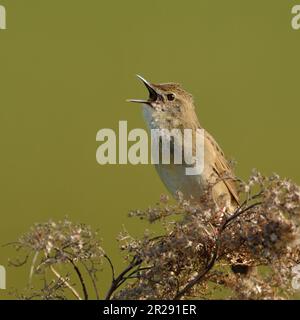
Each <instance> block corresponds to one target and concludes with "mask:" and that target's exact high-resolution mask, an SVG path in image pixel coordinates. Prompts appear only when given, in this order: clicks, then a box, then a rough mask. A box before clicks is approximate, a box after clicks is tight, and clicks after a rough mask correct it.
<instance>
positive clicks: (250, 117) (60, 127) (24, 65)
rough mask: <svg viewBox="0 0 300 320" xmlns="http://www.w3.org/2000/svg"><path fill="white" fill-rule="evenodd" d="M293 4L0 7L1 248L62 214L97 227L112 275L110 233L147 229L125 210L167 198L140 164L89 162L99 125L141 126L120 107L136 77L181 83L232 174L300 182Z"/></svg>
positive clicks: (207, 1)
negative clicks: (2, 24)
mask: <svg viewBox="0 0 300 320" xmlns="http://www.w3.org/2000/svg"><path fill="white" fill-rule="evenodd" d="M297 2H298V3H299V2H300V1H286V0H278V1H274V0H264V1H261V0H252V1H251V2H249V1H241V0H227V1H223V0H219V1H211V0H197V1H185V2H184V1H174V0H172V1H171V0H165V1H158V0H152V1H141V0H130V1H100V0H87V1H83V0H82V1H79V0H63V1H62V0H51V1H46V0H45V1H40V0H26V1H21V0H0V4H3V5H5V6H6V10H7V28H8V29H7V30H0V152H1V157H0V215H1V222H0V244H5V243H7V242H11V241H14V240H16V238H17V237H18V236H19V235H20V234H22V233H23V232H25V231H27V230H28V229H29V227H30V226H31V225H32V224H33V223H35V222H43V221H47V220H48V219H49V218H53V219H60V218H63V217H65V216H66V215H68V217H69V218H70V219H71V220H74V221H79V222H85V223H87V224H91V225H92V226H93V227H94V228H99V229H100V232H101V236H102V237H103V239H104V243H103V245H104V248H105V249H106V251H107V253H108V254H110V255H111V256H112V259H113V260H114V261H115V263H116V264H117V269H121V268H122V263H121V259H120V257H119V252H118V245H117V242H116V241H115V237H116V236H117V234H118V232H119V231H120V230H121V229H122V226H123V225H125V226H126V228H127V229H128V230H129V231H130V232H131V233H132V234H134V235H140V234H142V231H143V228H144V225H143V224H142V223H141V222H140V221H138V220H132V219H129V218H127V212H128V211H129V210H130V209H135V208H146V207H147V206H148V205H150V204H153V203H155V201H156V200H157V199H158V198H159V195H160V194H161V193H166V190H165V188H164V186H163V184H162V183H161V182H160V180H159V178H158V177H157V175H156V172H155V170H154V168H153V167H152V166H151V165H148V166H146V165H144V166H142V165H140V166H132V165H115V166H113V165H112V166H100V165H98V164H97V163H96V159H95V153H96V148H97V146H98V144H97V143H96V141H95V136H96V132H97V131H98V130H99V129H101V128H113V129H117V127H118V121H119V120H128V121H129V129H130V128H135V127H142V128H145V125H144V122H143V120H142V117H141V110H140V107H139V106H138V105H131V104H128V103H126V102H125V100H126V99H127V98H143V97H145V94H146V92H145V89H144V88H143V86H142V85H141V84H140V83H138V81H137V79H136V78H135V76H134V75H135V74H136V73H139V74H141V75H143V76H144V77H146V78H147V79H150V80H151V81H153V82H168V81H174V82H180V83H182V84H183V85H184V87H185V88H186V89H187V90H188V91H190V92H191V93H192V94H193V95H194V97H195V100H196V104H197V113H198V116H199V118H200V122H201V123H202V125H203V126H204V127H205V128H206V129H208V131H210V132H211V133H212V134H213V135H214V136H215V137H216V139H217V141H218V142H219V143H220V144H221V146H222V148H223V149H224V151H225V153H226V154H227V156H228V157H229V158H234V159H235V160H236V161H237V162H238V164H237V170H236V171H237V174H238V175H239V176H240V177H242V178H247V177H248V175H249V174H250V171H251V169H252V168H254V167H255V168H257V169H259V170H260V171H262V172H263V173H265V174H270V173H272V172H277V173H278V174H280V175H281V176H284V177H290V178H292V179H293V180H294V181H296V182H298V183H300V172H299V169H298V168H299V163H300V151H299V133H300V127H299V116H300V108H299V107H300V106H299V76H300V61H299V57H300V30H299V31H295V30H293V29H292V28H291V19H292V15H291V9H292V6H293V5H295V4H297ZM14 255H15V252H14V250H12V249H10V248H7V247H1V248H0V264H2V265H4V266H6V268H7V285H8V288H11V287H17V288H19V289H21V288H23V287H24V286H25V285H26V282H27V279H28V270H27V269H20V270H19V269H15V268H10V267H7V261H8V258H9V257H12V256H14ZM106 275H108V273H105V277H106ZM106 278H107V277H106ZM105 285H107V281H105V282H104V283H103V286H105ZM103 290H104V288H103V289H102V293H103ZM7 292H8V290H7V291H1V293H0V294H1V296H2V298H7Z"/></svg>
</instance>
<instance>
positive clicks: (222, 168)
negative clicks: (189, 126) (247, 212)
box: [206, 132, 240, 204]
mask: <svg viewBox="0 0 300 320" xmlns="http://www.w3.org/2000/svg"><path fill="white" fill-rule="evenodd" d="M206 136H207V138H208V140H209V141H210V142H211V143H212V145H213V147H214V149H215V152H216V157H215V161H214V164H213V169H214V171H215V172H216V174H217V175H218V176H219V178H220V179H222V180H223V182H224V183H225V185H226V187H227V188H228V190H229V192H230V194H231V195H232V197H233V199H234V200H235V201H236V202H237V204H240V200H239V196H238V192H237V187H236V180H235V175H234V173H233V171H232V168H231V167H230V165H229V164H228V161H227V160H226V158H225V155H224V153H223V151H222V150H221V148H220V147H219V145H218V144H217V142H216V141H215V139H214V138H213V137H212V136H211V135H210V134H209V133H208V132H206Z"/></svg>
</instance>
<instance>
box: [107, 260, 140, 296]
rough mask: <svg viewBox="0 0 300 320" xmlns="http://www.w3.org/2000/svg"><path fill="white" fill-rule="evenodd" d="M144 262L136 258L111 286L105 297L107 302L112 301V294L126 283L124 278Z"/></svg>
mask: <svg viewBox="0 0 300 320" xmlns="http://www.w3.org/2000/svg"><path fill="white" fill-rule="evenodd" d="M141 263H142V261H141V260H140V259H137V257H134V258H133V259H132V261H131V262H130V264H129V265H128V266H127V267H126V268H125V269H124V270H123V271H122V272H121V273H120V274H119V275H118V276H117V278H115V279H114V280H113V281H112V283H111V286H110V288H109V290H108V292H107V294H106V296H105V300H110V298H111V296H112V294H113V293H114V292H115V291H116V290H117V289H118V288H119V287H120V285H122V284H123V283H124V277H125V276H126V274H127V273H128V272H129V271H131V270H132V269H133V268H134V267H136V266H138V265H140V264H141Z"/></svg>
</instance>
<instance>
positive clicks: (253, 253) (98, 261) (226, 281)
mask: <svg viewBox="0 0 300 320" xmlns="http://www.w3.org/2000/svg"><path fill="white" fill-rule="evenodd" d="M210 194H211V192H210V187H208V188H207V190H206V192H205V195H204V196H203V199H202V201H201V204H197V205H195V204H194V203H193V202H192V201H187V200H184V199H183V198H182V195H181V194H180V193H178V197H177V201H176V203H175V204H172V203H171V202H170V201H169V199H168V197H167V196H162V197H161V199H160V201H159V203H157V204H156V205H155V206H154V207H151V208H149V209H147V210H136V211H133V212H130V214H129V215H130V216H131V217H138V218H140V219H146V220H147V221H149V222H150V223H160V224H161V225H162V226H163V230H164V232H162V234H161V235H155V234H152V233H151V232H149V231H145V234H144V236H143V237H142V238H141V239H135V238H133V237H132V236H130V234H128V232H126V231H123V232H122V233H121V234H120V235H119V237H118V241H119V242H120V248H121V251H122V252H123V254H124V259H125V260H126V262H127V267H126V268H125V269H124V270H123V271H122V272H121V273H120V274H118V275H117V274H116V272H115V268H114V265H113V263H112V261H111V259H110V258H109V257H108V256H107V255H106V254H105V252H104V250H103V249H102V248H101V246H100V242H99V240H97V235H96V234H94V233H93V232H92V231H91V230H90V228H88V227H86V226H84V225H75V224H72V223H71V222H69V221H67V220H65V221H62V222H59V223H57V224H56V223H54V222H48V223H46V224H38V225H36V226H35V227H34V228H33V229H32V230H31V231H30V232H29V233H28V234H26V235H24V236H23V237H21V238H20V239H19V241H18V242H17V243H16V244H15V246H16V248H17V249H18V250H20V249H25V250H26V252H27V253H26V257H27V259H26V260H28V257H29V256H30V255H31V256H33V259H32V272H31V273H32V274H35V273H36V272H38V273H41V272H43V273H44V274H45V272H48V271H50V272H52V274H53V275H54V276H55V278H56V279H53V278H52V280H51V281H50V282H47V281H45V285H44V286H43V288H42V290H40V291H39V293H37V292H36V291H32V290H31V291H30V292H31V293H30V294H28V293H27V295H25V298H26V297H27V298H34V297H38V298H44V299H62V298H66V297H67V292H68V291H69V292H71V293H72V294H73V295H74V296H75V297H76V298H77V299H81V298H84V299H88V298H89V297H90V295H89V293H88V292H87V291H88V290H87V287H86V285H85V279H84V276H83V275H82V272H81V269H80V267H79V265H80V264H81V265H83V266H85V268H86V270H87V271H88V275H89V276H90V278H91V280H92V282H93V283H94V289H95V290H96V292H97V291H99V288H98V287H97V284H96V273H97V272H98V271H99V270H100V267H99V266H101V265H102V262H103V260H104V259H105V260H107V261H108V263H109V265H110V268H111V272H112V282H111V285H110V288H109V289H108V291H107V293H106V295H105V299H191V298H193V299H194V298H197V299H210V298H216V297H217V293H219V295H220V297H221V298H230V299H288V298H291V297H292V296H293V295H294V294H295V290H294V289H293V287H292V279H293V274H292V268H293V267H294V266H296V265H298V264H299V263H300V236H299V217H300V188H299V187H298V186H297V185H296V184H294V183H292V182H291V181H289V180H287V179H280V178H279V176H277V175H275V174H274V175H272V176H271V177H264V176H262V175H261V174H260V173H259V172H257V171H254V172H253V174H252V175H251V177H250V179H249V181H247V182H240V195H241V198H242V199H243V202H242V204H241V205H240V206H239V207H238V208H237V209H236V211H235V212H234V213H232V214H228V213H226V212H224V210H220V209H219V208H218V207H217V206H216V205H215V203H214V201H213V199H212V198H211V196H210ZM39 259H40V260H39ZM37 260H39V263H37ZM14 264H15V265H22V263H20V262H19V263H16V262H15V263H14ZM61 264H69V265H71V267H72V268H73V271H71V274H69V275H67V276H61V275H60V274H59V273H58V272H57V270H56V265H61ZM87 265H89V267H87ZM74 275H77V277H78V279H79V283H80V284H81V287H82V289H81V292H82V293H78V289H77V288H75V286H74V285H73V284H72V283H71V282H70V281H71V280H70V279H72V277H73V276H74ZM45 278H46V277H45ZM297 279H298V278H297ZM297 279H296V280H297Z"/></svg>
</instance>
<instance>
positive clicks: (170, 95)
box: [167, 93, 175, 101]
mask: <svg viewBox="0 0 300 320" xmlns="http://www.w3.org/2000/svg"><path fill="white" fill-rule="evenodd" d="M167 99H168V100H169V101H173V100H175V94H173V93H169V94H167Z"/></svg>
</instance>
